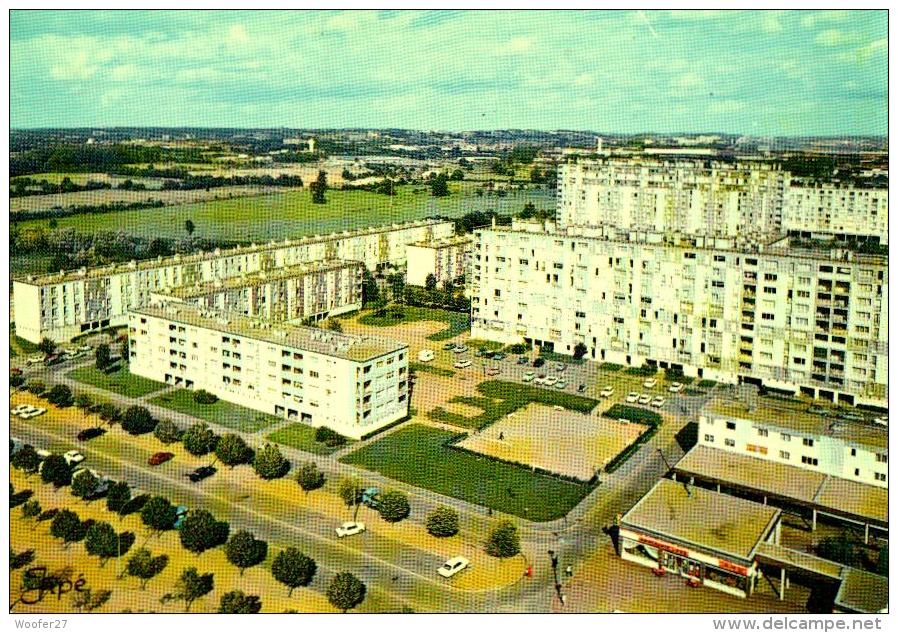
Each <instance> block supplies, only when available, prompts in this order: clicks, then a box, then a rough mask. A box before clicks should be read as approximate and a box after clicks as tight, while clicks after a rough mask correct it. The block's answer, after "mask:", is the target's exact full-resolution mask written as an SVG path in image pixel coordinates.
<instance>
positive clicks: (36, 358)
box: [25, 354, 46, 365]
mask: <svg viewBox="0 0 898 633" xmlns="http://www.w3.org/2000/svg"><path fill="white" fill-rule="evenodd" d="M44 358H46V357H45V356H44V355H43V354H32V355H31V356H29V357H28V358H26V359H25V362H27V363H28V364H29V365H37V364H38V363H42V362H44Z"/></svg>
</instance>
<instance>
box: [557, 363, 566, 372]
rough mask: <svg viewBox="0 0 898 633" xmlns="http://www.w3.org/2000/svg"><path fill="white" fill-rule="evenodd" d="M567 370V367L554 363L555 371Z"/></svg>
mask: <svg viewBox="0 0 898 633" xmlns="http://www.w3.org/2000/svg"><path fill="white" fill-rule="evenodd" d="M565 369H567V365H565V364H564V363H555V371H564V370H565Z"/></svg>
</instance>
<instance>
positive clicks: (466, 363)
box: [452, 360, 471, 369]
mask: <svg viewBox="0 0 898 633" xmlns="http://www.w3.org/2000/svg"><path fill="white" fill-rule="evenodd" d="M452 366H453V367H455V368H456V369H467V368H468V367H470V366H471V361H470V360H457V361H455V364H453V365H452Z"/></svg>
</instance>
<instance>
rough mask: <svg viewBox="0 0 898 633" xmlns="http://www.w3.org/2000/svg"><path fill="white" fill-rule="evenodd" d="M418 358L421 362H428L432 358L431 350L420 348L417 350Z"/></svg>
mask: <svg viewBox="0 0 898 633" xmlns="http://www.w3.org/2000/svg"><path fill="white" fill-rule="evenodd" d="M418 360H419V361H421V362H422V363H429V362H430V361H432V360H433V350H429V349H422V350H421V351H420V352H418Z"/></svg>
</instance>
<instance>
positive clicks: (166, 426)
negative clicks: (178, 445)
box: [153, 420, 184, 444]
mask: <svg viewBox="0 0 898 633" xmlns="http://www.w3.org/2000/svg"><path fill="white" fill-rule="evenodd" d="M183 433H184V432H183V431H182V430H181V427H179V426H178V425H177V424H175V423H174V422H172V421H171V420H160V421H159V424H157V425H156V428H155V429H153V435H155V436H156V439H157V440H159V441H160V442H162V443H163V444H173V443H175V442H179V441H181V436H182V435H183Z"/></svg>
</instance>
